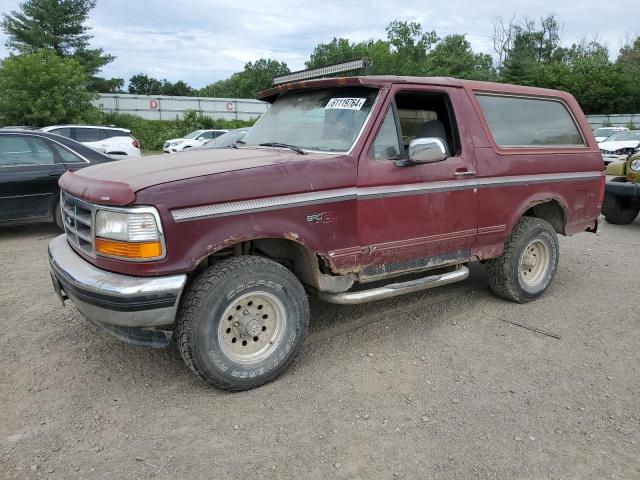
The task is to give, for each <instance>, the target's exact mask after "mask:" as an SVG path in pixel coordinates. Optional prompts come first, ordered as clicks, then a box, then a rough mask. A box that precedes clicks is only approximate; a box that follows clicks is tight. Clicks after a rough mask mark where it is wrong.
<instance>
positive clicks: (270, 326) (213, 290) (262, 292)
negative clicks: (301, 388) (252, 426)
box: [176, 256, 309, 391]
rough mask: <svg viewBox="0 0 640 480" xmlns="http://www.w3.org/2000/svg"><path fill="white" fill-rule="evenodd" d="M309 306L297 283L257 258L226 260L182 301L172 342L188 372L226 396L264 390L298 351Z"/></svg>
mask: <svg viewBox="0 0 640 480" xmlns="http://www.w3.org/2000/svg"><path fill="white" fill-rule="evenodd" d="M308 329H309V302H308V298H307V295H306V293H305V291H304V288H303V287H302V284H301V283H300V282H299V281H298V279H297V278H296V277H295V275H293V273H291V272H290V271H289V270H287V269H286V268H285V267H283V266H282V265H280V264H278V263H276V262H274V261H272V260H268V259H266V258H262V257H255V256H243V257H235V258H231V259H228V260H224V261H222V262H220V263H218V264H216V265H213V266H212V267H209V268H208V269H207V270H205V271H204V272H202V273H201V274H200V275H199V276H198V277H197V278H196V279H195V280H194V281H193V282H192V283H191V285H190V286H189V287H188V289H187V291H186V292H185V294H184V295H183V298H182V301H181V303H180V308H179V311H178V319H177V326H176V343H177V346H178V349H179V351H180V355H181V356H182V359H183V360H184V362H185V363H186V364H187V366H188V367H189V369H190V370H191V371H192V372H193V373H195V374H196V375H198V376H199V377H200V378H202V379H204V380H205V381H207V382H209V383H211V384H212V385H214V386H216V387H218V388H221V389H223V390H229V391H241V390H249V389H251V388H255V387H259V386H260V385H264V384H265V383H268V382H270V381H272V380H274V379H275V378H276V377H278V376H279V375H280V374H281V373H282V372H284V371H285V370H286V369H287V367H289V365H290V364H291V363H292V362H293V361H294V359H295V358H296V357H297V355H298V354H299V353H300V350H301V349H302V345H303V343H304V338H305V336H306V334H307V331H308Z"/></svg>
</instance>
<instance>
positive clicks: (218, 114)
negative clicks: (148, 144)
mask: <svg viewBox="0 0 640 480" xmlns="http://www.w3.org/2000/svg"><path fill="white" fill-rule="evenodd" d="M93 104H94V105H95V106H96V107H98V108H100V109H101V110H104V111H105V112H118V113H131V114H134V115H139V116H141V117H143V118H146V119H148V120H174V119H175V118H176V117H178V118H182V117H183V116H184V114H185V112H187V111H189V110H195V111H196V112H201V113H203V114H204V115H207V116H209V117H211V118H215V119H219V118H223V119H225V120H251V119H252V118H257V117H259V116H260V115H262V114H263V113H264V112H266V111H267V108H268V105H269V104H268V103H266V102H261V101H260V100H253V99H248V98H210V97H170V96H164V95H160V96H152V95H131V94H127V93H100V94H99V98H98V99H97V100H95V101H94V102H93Z"/></svg>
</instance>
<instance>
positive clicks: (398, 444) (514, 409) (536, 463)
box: [0, 221, 640, 480]
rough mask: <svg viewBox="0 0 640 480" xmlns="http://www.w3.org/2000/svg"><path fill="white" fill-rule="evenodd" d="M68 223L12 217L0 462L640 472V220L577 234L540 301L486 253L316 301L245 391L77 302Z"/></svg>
mask: <svg viewBox="0 0 640 480" xmlns="http://www.w3.org/2000/svg"><path fill="white" fill-rule="evenodd" d="M54 235H56V231H55V230H54V229H53V228H51V227H48V226H30V227H20V228H12V229H4V230H0V252H1V258H2V261H1V262H0V292H2V295H1V296H0V325H1V326H2V331H1V332H0V364H1V366H2V367H1V369H0V478H21V479H24V478H65V479H67V478H105V479H106V478H109V479H112V478H212V479H213V478H221V479H235V478H238V479H240V478H243V479H244V478H279V479H287V478H317V479H320V478H327V477H334V478H350V479H355V478H360V479H373V478H376V479H377V478H383V479H385V478H386V479H394V478H438V479H439V478H443V479H448V478H452V479H453V478H456V479H457V478H460V479H470V478H471V479H472V478H492V479H494V478H500V479H509V480H512V479H547V478H550V479H581V480H582V479H591V478H593V479H603V478H618V477H624V478H634V479H638V478H640V368H639V364H640V348H639V345H640V325H639V319H640V317H639V315H640V314H639V310H638V290H637V289H638V288H639V286H640V282H639V272H640V255H638V247H639V246H640V221H636V222H635V223H634V224H633V225H629V226H625V227H617V226H613V225H607V228H606V230H605V233H604V235H603V236H602V237H595V236H594V235H590V234H583V235H579V236H576V237H573V238H569V239H561V259H560V265H559V272H558V275H557V277H556V280H555V282H554V283H553V284H552V287H551V288H550V290H549V291H548V293H547V295H546V296H545V297H544V298H542V299H541V300H538V301H536V302H533V303H531V304H528V305H515V304H511V303H508V302H505V301H503V300H500V299H498V298H496V297H494V296H493V295H492V294H491V293H490V291H489V289H488V286H487V281H486V274H485V270H484V268H483V267H482V266H481V265H474V266H473V269H472V276H471V278H470V279H468V280H467V281H465V282H463V283H459V284H456V285H453V286H450V287H444V288H442V289H438V290H432V291H428V292H424V293H420V294H413V295H409V296H405V297H400V298H397V299H393V300H390V301H384V302H378V303H374V304H369V305H362V306H350V307H345V306H343V307H340V306H334V305H329V304H324V303H322V302H319V301H317V300H312V333H311V336H310V338H309V341H308V345H307V347H306V350H305V351H304V352H303V354H302V356H301V358H300V360H299V361H298V362H297V363H296V364H295V365H294V366H293V367H292V368H291V369H290V370H289V371H288V372H286V373H285V375H284V376H282V377H281V378H280V379H278V380H277V381H276V382H274V383H272V384H270V385H267V386H265V387H262V388H259V389H257V390H253V391H250V392H245V393H240V394H228V393H224V392H220V391H217V390H214V389H212V388H209V387H208V386H207V385H205V384H204V383H202V382H201V381H200V380H198V379H196V378H195V377H193V376H192V375H191V374H190V373H189V372H188V371H187V370H186V368H185V367H183V365H182V363H181V361H180V358H179V355H178V353H177V352H176V350H175V349H168V350H150V349H144V348H138V347H133V346H128V345H124V344H122V343H120V342H118V341H116V340H114V339H111V338H110V337H108V336H107V335H106V334H104V333H102V332H101V331H100V330H98V329H97V328H95V327H94V326H92V325H90V324H89V323H88V322H86V321H85V320H83V318H82V317H81V315H80V314H79V313H78V311H77V310H76V309H75V308H74V307H73V306H71V305H68V306H67V307H64V308H63V307H62V305H61V304H60V301H59V300H58V299H57V297H55V295H54V294H53V291H52V288H51V285H50V280H49V274H48V265H47V259H46V245H47V242H48V240H49V239H51V238H52V237H53V236H54ZM612 253H613V254H612ZM503 320H509V321H514V322H518V323H525V324H529V325H532V326H536V327H538V328H541V329H544V330H546V331H549V332H552V333H553V334H556V335H559V336H560V337H561V338H560V339H555V338H552V337H549V336H545V335H541V334H538V333H534V332H532V331H529V330H526V329H523V328H521V327H518V326H514V325H512V324H509V323H506V322H504V321H503Z"/></svg>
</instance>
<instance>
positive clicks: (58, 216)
mask: <svg viewBox="0 0 640 480" xmlns="http://www.w3.org/2000/svg"><path fill="white" fill-rule="evenodd" d="M53 222H54V223H55V224H56V226H57V227H58V228H59V229H60V230H62V231H63V232H64V222H63V221H62V210H60V200H58V201H57V202H56V204H55V206H54V207H53Z"/></svg>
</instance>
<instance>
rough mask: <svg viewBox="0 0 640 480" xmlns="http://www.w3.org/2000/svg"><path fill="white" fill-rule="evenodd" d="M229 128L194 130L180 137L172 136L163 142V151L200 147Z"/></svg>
mask: <svg viewBox="0 0 640 480" xmlns="http://www.w3.org/2000/svg"><path fill="white" fill-rule="evenodd" d="M228 131H229V130H196V131H195V132H191V133H190V134H188V135H185V136H184V137H182V138H172V139H171V140H167V141H166V142H164V145H163V146H162V150H164V153H172V152H181V151H183V150H186V149H188V148H193V147H201V146H202V145H204V144H205V143H206V142H208V141H209V140H211V139H213V138H217V137H219V136H220V135H222V134H223V133H227V132H228Z"/></svg>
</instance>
